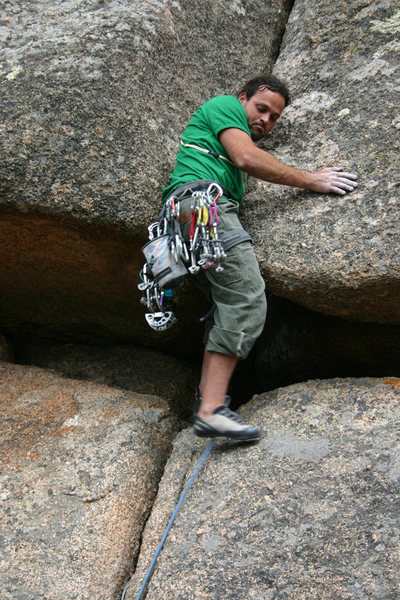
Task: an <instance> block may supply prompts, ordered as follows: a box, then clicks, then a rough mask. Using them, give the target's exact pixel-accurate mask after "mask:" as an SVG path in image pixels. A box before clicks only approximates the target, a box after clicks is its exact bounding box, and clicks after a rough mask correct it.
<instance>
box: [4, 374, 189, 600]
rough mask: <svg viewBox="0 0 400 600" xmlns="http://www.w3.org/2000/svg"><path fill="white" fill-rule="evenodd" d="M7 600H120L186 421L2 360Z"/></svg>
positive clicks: (152, 402)
mask: <svg viewBox="0 0 400 600" xmlns="http://www.w3.org/2000/svg"><path fill="white" fill-rule="evenodd" d="M0 405H1V412H2V418H1V424H0V438H1V443H0V447H1V453H0V454H1V472H0V479H1V495H0V505H1V515H2V516H1V539H2V555H1V559H0V572H1V597H2V598H4V599H6V598H7V599H8V598H13V599H15V600H16V599H18V600H28V599H29V600H33V599H36V598H51V599H52V600H58V599H60V600H61V599H63V600H65V599H66V598H69V599H72V598H76V599H79V600H85V599H87V600H89V598H90V599H91V598H98V599H99V600H102V599H103V600H110V599H111V598H115V599H117V598H119V597H120V594H121V586H122V584H123V582H124V580H126V578H127V576H128V573H129V569H130V566H131V564H132V561H133V559H134V557H135V555H136V553H137V552H138V548H139V543H140V535H141V531H142V528H143V524H144V522H145V520H146V518H147V516H148V514H149V511H150V509H151V506H152V502H153V499H154V496H155V493H156V491H157V485H158V481H159V478H160V476H161V473H162V469H163V466H164V463H165V461H166V459H167V457H168V454H169V452H170V447H171V440H172V437H173V436H174V435H175V434H176V425H177V423H176V420H175V419H174V417H173V415H172V414H171V413H170V411H169V408H168V405H167V404H166V403H165V402H164V401H162V400H161V399H160V398H158V397H156V396H148V395H140V394H134V393H132V392H127V391H124V390H120V389H117V388H110V387H107V386H104V385H103V386H102V385H96V384H93V383H87V382H82V381H77V380H68V379H64V378H61V377H59V376H57V375H55V374H54V373H52V372H51V371H44V370H42V369H36V368H28V367H23V366H15V365H11V364H7V363H0Z"/></svg>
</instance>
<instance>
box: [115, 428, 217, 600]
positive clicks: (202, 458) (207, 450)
mask: <svg viewBox="0 0 400 600" xmlns="http://www.w3.org/2000/svg"><path fill="white" fill-rule="evenodd" d="M213 447H214V441H213V440H211V441H210V442H208V444H207V446H206V447H205V449H204V450H203V453H202V454H201V456H200V458H199V460H198V461H197V463H196V465H195V467H194V469H193V471H192V474H191V476H190V478H189V480H188V482H187V484H186V485H185V488H184V490H183V492H182V493H181V495H180V497H179V500H178V503H177V505H176V506H175V510H174V512H173V513H172V516H171V518H170V520H169V523H168V525H167V528H166V530H165V532H164V535H163V536H162V538H161V542H160V543H159V545H158V548H157V550H156V552H155V554H154V557H153V560H152V561H151V565H150V567H149V569H148V571H147V574H146V577H145V578H144V581H143V584H142V587H141V588H140V591H139V594H138V596H137V598H136V600H140V599H141V598H142V597H143V592H144V591H145V589H146V587H147V584H148V583H149V581H150V577H151V574H152V572H153V569H154V567H155V564H156V560H157V558H158V556H159V554H160V552H161V550H162V547H163V545H164V543H165V540H166V539H167V536H168V534H169V532H170V529H171V527H172V525H173V522H174V521H175V518H176V516H177V514H178V512H179V509H180V507H181V506H182V503H183V501H184V499H185V496H186V494H187V493H188V491H189V488H190V487H191V485H192V483H193V482H194V480H195V479H196V477H197V475H198V474H199V472H200V470H201V469H202V467H203V465H204V463H205V462H206V460H207V458H208V457H209V455H210V453H211V450H212V449H213ZM129 583H130V581H128V583H127V584H126V586H125V588H124V591H123V592H122V596H121V600H124V598H125V595H126V592H127V591H128V586H129Z"/></svg>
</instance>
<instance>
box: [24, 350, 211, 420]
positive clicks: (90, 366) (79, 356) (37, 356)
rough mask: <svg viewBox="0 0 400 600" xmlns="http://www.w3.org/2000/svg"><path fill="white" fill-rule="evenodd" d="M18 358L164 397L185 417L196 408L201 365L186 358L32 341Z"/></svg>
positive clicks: (171, 406)
mask: <svg viewBox="0 0 400 600" xmlns="http://www.w3.org/2000/svg"><path fill="white" fill-rule="evenodd" d="M16 362H18V363H19V364H25V365H35V366H37V367H42V368H46V369H54V370H55V371H57V373H59V374H61V375H63V376H64V377H71V378H73V379H84V380H86V381H92V382H94V383H102V384H105V385H109V386H112V387H119V388H123V389H125V390H131V391H132V392H136V393H137V394H145V395H154V396H159V397H162V398H163V399H164V400H165V401H166V402H167V403H168V405H169V407H170V408H171V409H172V410H173V411H174V413H175V414H176V415H179V416H180V417H181V418H185V417H186V418H187V417H188V416H189V414H191V412H192V410H193V402H194V389H195V386H196V385H197V383H198V381H199V376H200V373H199V368H198V367H195V366H193V364H192V363H190V362H187V361H185V360H184V359H182V358H181V359H177V358H174V357H173V356H169V355H168V354H163V353H161V352H156V351H155V350H147V349H146V348H139V347H133V346H85V345H76V344H43V343H36V344H29V345H24V346H21V347H19V349H18V353H17V355H16Z"/></svg>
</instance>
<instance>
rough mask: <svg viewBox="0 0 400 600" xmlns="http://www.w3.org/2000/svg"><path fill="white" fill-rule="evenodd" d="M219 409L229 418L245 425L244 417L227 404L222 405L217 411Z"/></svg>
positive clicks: (220, 412)
mask: <svg viewBox="0 0 400 600" xmlns="http://www.w3.org/2000/svg"><path fill="white" fill-rule="evenodd" d="M217 411H218V414H220V415H223V416H224V417H227V418H228V419H232V421H236V423H240V425H244V422H243V421H242V419H241V418H240V417H239V415H237V414H236V413H235V412H233V410H231V409H230V408H228V407H227V406H221V408H217V410H216V411H215V412H217Z"/></svg>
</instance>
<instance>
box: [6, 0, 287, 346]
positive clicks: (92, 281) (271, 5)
mask: <svg viewBox="0 0 400 600" xmlns="http://www.w3.org/2000/svg"><path fill="white" fill-rule="evenodd" d="M291 4H292V2H291V1H289V0H278V1H275V0H274V1H272V0H271V1H270V2H267V3H265V2H262V1H261V0H250V1H247V2H246V3H244V2H242V1H241V0H234V1H232V2H228V3H227V2H225V1H223V0H213V1H211V0H204V1H202V2H200V3H197V4H195V5H194V4H193V2H189V0H182V1H179V2H177V1H172V0H171V1H170V0H168V1H167V2H164V1H161V0H148V1H146V2H140V1H139V0H135V1H133V2H132V1H130V2H125V1H123V2H120V1H117V0H107V1H102V0H100V1H99V0H92V1H90V2H83V0H79V1H78V2H71V1H70V0H61V1H60V2H58V3H57V9H56V10H55V8H54V4H53V3H52V2H49V0H39V1H38V2H35V3H12V2H6V4H5V6H4V10H3V11H2V14H1V16H0V43H1V44H2V55H1V63H0V78H1V81H2V92H3V105H2V122H1V123H0V131H1V136H2V140H3V145H2V151H1V153H0V246H1V247H2V259H1V264H0V278H1V280H4V279H6V280H7V282H8V285H7V288H6V289H3V293H2V303H1V310H0V327H1V328H4V329H5V330H7V332H9V333H10V334H11V335H13V336H18V335H20V334H21V331H22V332H25V333H26V332H29V333H31V334H32V335H35V334H37V333H38V332H43V331H44V332H45V333H46V335H48V336H52V337H55V338H59V339H60V338H64V339H67V341H68V340H71V339H74V340H79V341H83V342H86V343H92V342H93V341H94V340H96V341H99V340H101V339H102V338H103V339H104V338H106V339H110V338H114V339H117V340H119V341H121V342H126V341H130V342H134V343H137V344H140V345H151V346H153V347H155V346H156V347H157V349H166V348H168V347H170V348H171V347H174V345H175V344H174V343H171V340H177V339H180V340H181V341H182V340H183V339H185V338H187V335H186V336H185V332H186V333H187V331H188V329H191V330H192V333H193V337H196V334H197V333H198V328H197V329H196V325H193V323H194V322H195V321H196V320H197V319H198V318H199V317H200V316H202V314H204V312H201V311H202V310H203V309H202V307H201V306H200V308H199V312H197V308H196V306H195V304H194V301H191V300H190V299H186V301H185V304H186V303H187V308H186V309H185V310H184V311H183V312H184V314H183V315H182V316H181V315H179V325H178V327H177V328H176V329H175V331H174V332H173V334H172V337H171V336H168V335H167V336H163V338H162V339H161V338H160V336H157V335H156V336H154V335H153V334H152V332H151V331H150V330H149V328H148V327H147V325H146V324H145V322H144V310H143V307H142V306H141V305H140V304H139V298H140V295H139V293H138V291H137V288H136V286H137V284H138V283H139V281H140V280H139V271H140V269H141V267H142V265H143V262H144V257H143V255H142V254H141V252H140V248H141V246H142V245H143V244H144V243H145V241H147V229H146V227H147V225H149V224H150V223H151V222H153V221H154V220H156V218H157V216H158V212H159V209H160V193H161V190H162V188H163V187H164V186H166V185H167V184H168V183H169V173H170V170H171V167H172V166H173V164H174V162H175V154H176V152H177V151H178V148H179V137H180V134H181V132H182V130H183V128H184V126H185V125H186V122H187V120H188V119H189V117H190V115H191V114H192V113H193V111H194V110H195V109H196V108H197V107H198V106H199V105H200V104H202V103H203V102H204V101H205V100H207V99H208V98H209V97H210V96H212V95H214V94H217V93H232V92H233V91H235V90H236V88H237V87H238V86H239V85H241V84H242V81H243V79H245V78H247V77H248V76H249V70H250V71H251V73H256V72H258V71H260V70H261V69H263V68H265V67H266V66H267V67H268V68H272V65H273V62H274V59H275V58H276V56H277V54H278V52H279V47H280V43H281V39H282V36H283V32H284V28H285V25H286V22H287V18H288V14H289V10H290V6H291ZM233 32H234V33H233ZM233 38H234V41H233ZM198 303H199V301H198V300H197V301H196V304H198ZM207 310H208V308H206V310H205V312H207ZM193 315H195V319H193ZM197 315H198V317H197ZM198 338H199V339H200V335H198ZM188 351H190V347H189V346H188V347H186V348H181V354H187V353H188Z"/></svg>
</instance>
